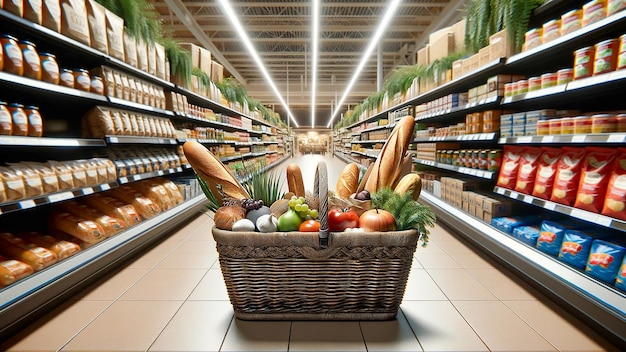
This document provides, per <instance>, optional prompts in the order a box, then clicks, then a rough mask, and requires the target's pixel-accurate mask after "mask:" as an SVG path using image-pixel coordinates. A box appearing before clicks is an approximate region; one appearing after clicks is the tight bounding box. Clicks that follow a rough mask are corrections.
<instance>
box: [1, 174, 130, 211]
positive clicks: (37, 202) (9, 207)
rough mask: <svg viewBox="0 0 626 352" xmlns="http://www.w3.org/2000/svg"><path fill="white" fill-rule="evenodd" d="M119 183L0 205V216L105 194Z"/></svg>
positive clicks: (55, 193)
mask: <svg viewBox="0 0 626 352" xmlns="http://www.w3.org/2000/svg"><path fill="white" fill-rule="evenodd" d="M117 186H118V183H117V182H109V183H103V184H99V185H95V186H89V187H82V188H76V189H71V190H63V191H59V192H54V193H48V194H42V195H40V196H36V197H32V198H26V199H20V200H18V201H11V202H6V203H1V204H0V215H1V214H8V213H12V212H16V211H20V210H25V209H31V208H35V207H39V206H43V205H48V204H52V203H57V202H62V201H65V200H69V199H73V198H78V197H82V196H86V195H89V194H92V193H97V192H104V191H107V190H109V189H111V188H114V187H117Z"/></svg>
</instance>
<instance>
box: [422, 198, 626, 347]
mask: <svg viewBox="0 0 626 352" xmlns="http://www.w3.org/2000/svg"><path fill="white" fill-rule="evenodd" d="M420 202H422V203H425V204H426V205H428V206H430V207H431V209H432V210H433V211H434V212H435V214H436V215H437V220H438V221H441V222H443V223H445V224H446V225H448V226H449V227H451V228H454V229H455V233H457V234H459V235H460V236H462V237H463V238H464V239H466V240H467V241H469V242H472V243H473V244H474V245H476V246H477V247H479V248H481V249H482V250H483V251H484V252H485V253H488V254H489V255H491V256H493V257H495V258H496V259H498V260H499V261H501V262H503V263H505V264H507V265H508V267H509V268H510V269H511V270H513V271H514V272H517V273H519V274H521V275H522V276H523V277H525V278H527V279H528V280H530V281H532V282H533V283H534V284H535V285H536V286H537V287H539V288H541V289H542V290H543V291H545V292H547V293H549V294H551V295H552V297H553V298H554V299H557V300H560V301H561V302H562V303H563V304H565V305H567V306H568V307H569V308H570V309H571V311H575V312H577V313H578V314H579V315H582V316H584V317H585V318H586V319H587V320H589V321H590V322H593V323H594V324H597V326H599V327H600V328H602V329H603V330H605V331H607V332H609V333H610V334H613V335H614V336H617V338H618V339H621V340H622V341H623V340H624V324H626V319H625V316H626V295H625V294H624V293H623V292H620V291H617V290H616V289H614V288H611V287H610V286H608V285H605V284H603V283H601V282H600V281H597V280H595V279H594V278H592V277H590V276H588V275H586V274H585V273H583V272H581V271H578V270H576V269H575V268H573V267H570V266H568V265H566V264H564V263H562V262H560V261H558V260H557V259H555V258H553V257H551V256H549V255H547V254H545V253H543V252H540V251H538V250H536V249H535V248H533V247H530V246H528V245H526V244H524V243H522V242H521V241H518V240H517V239H515V238H513V237H512V236H510V235H508V234H505V233H503V232H501V231H499V230H497V229H495V228H494V227H492V226H491V225H488V224H486V223H485V222H483V221H482V220H478V219H477V218H475V217H473V216H471V215H469V214H467V213H465V212H462V211H460V210H459V209H458V208H455V207H453V206H452V205H450V204H448V203H446V202H444V201H443V200H441V199H439V198H437V197H435V196H434V195H432V194H430V193H428V192H426V191H422V193H421V195H420Z"/></svg>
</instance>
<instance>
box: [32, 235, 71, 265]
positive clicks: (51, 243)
mask: <svg viewBox="0 0 626 352" xmlns="http://www.w3.org/2000/svg"><path fill="white" fill-rule="evenodd" d="M20 237H21V238H23V239H25V240H26V241H28V242H32V243H34V244H36V245H38V246H40V247H43V248H47V249H49V250H51V251H52V252H54V253H55V254H56V255H57V257H58V258H59V260H63V259H65V258H67V257H69V256H71V255H72V254H75V253H78V252H79V251H80V246H79V245H78V244H76V243H73V242H68V241H65V240H60V239H58V238H55V237H52V236H50V235H45V234H43V233H39V232H25V233H20Z"/></svg>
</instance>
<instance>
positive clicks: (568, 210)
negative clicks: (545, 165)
mask: <svg viewBox="0 0 626 352" xmlns="http://www.w3.org/2000/svg"><path fill="white" fill-rule="evenodd" d="M493 191H494V192H495V193H497V194H500V195H503V196H505V197H509V198H512V199H515V200H519V201H522V202H524V203H527V204H531V205H534V206H536V207H540V208H543V209H547V210H550V211H554V212H556V213H560V214H564V215H568V216H571V217H573V218H576V219H580V220H584V221H588V222H590V223H593V224H595V225H599V226H604V227H606V228H610V229H615V230H620V231H625V232H626V221H623V220H619V219H615V218H611V217H608V216H604V215H601V214H597V213H592V212H590V211H586V210H582V209H578V208H574V207H570V206H566V205H563V204H559V203H555V202H551V201H548V200H545V199H541V198H537V197H533V196H531V195H528V194H523V193H519V192H516V191H513V190H510V189H506V188H502V187H499V186H496V187H495V188H494V190H493Z"/></svg>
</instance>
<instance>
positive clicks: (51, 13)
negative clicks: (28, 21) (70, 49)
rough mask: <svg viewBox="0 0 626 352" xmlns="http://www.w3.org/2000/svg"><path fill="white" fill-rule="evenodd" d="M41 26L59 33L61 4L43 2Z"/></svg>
mask: <svg viewBox="0 0 626 352" xmlns="http://www.w3.org/2000/svg"><path fill="white" fill-rule="evenodd" d="M41 12H42V17H41V24H42V25H43V26H44V27H46V28H49V29H51V30H53V31H55V32H57V33H60V32H61V4H60V3H59V0H43V4H42V6H41Z"/></svg>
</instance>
